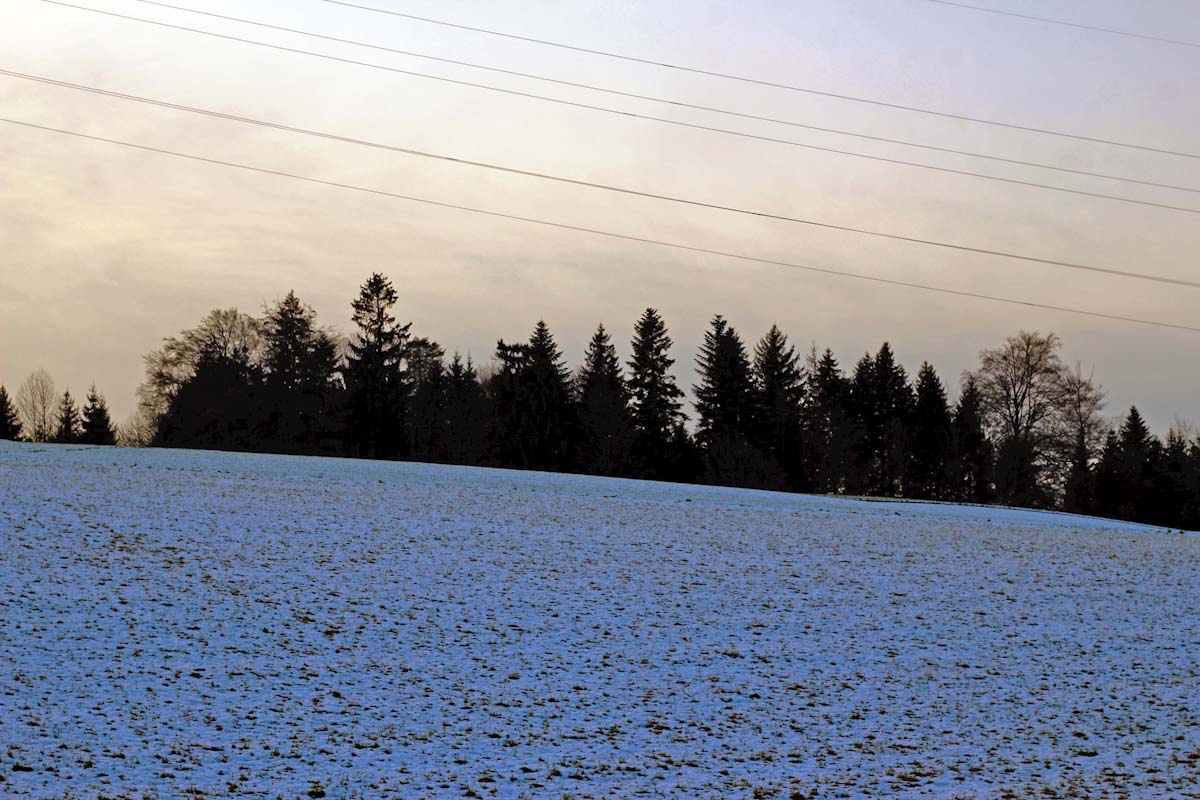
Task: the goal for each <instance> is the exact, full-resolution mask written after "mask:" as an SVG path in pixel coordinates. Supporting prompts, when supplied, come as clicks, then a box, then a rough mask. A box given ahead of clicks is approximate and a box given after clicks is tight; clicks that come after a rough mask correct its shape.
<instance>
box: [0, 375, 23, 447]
mask: <svg viewBox="0 0 1200 800" xmlns="http://www.w3.org/2000/svg"><path fill="white" fill-rule="evenodd" d="M20 438H21V419H20V417H19V416H18V414H17V407H16V406H15V405H13V402H12V398H10V397H9V396H8V390H7V389H5V388H4V387H3V386H0V439H8V440H10V441H14V442H15V441H18V440H20Z"/></svg>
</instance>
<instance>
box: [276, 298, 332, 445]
mask: <svg viewBox="0 0 1200 800" xmlns="http://www.w3.org/2000/svg"><path fill="white" fill-rule="evenodd" d="M316 320H317V315H316V312H315V311H314V310H313V309H312V308H311V307H309V306H306V305H304V304H303V303H301V302H300V300H299V298H297V297H296V293H295V292H288V294H287V296H286V297H285V298H284V299H283V300H280V301H279V302H278V303H276V304H275V305H274V306H273V307H271V308H268V309H267V311H266V314H265V316H264V318H263V323H262V334H263V340H264V350H265V352H264V355H263V367H264V370H265V373H266V376H265V378H266V380H265V395H264V403H265V405H266V408H267V411H266V413H265V414H264V415H263V417H264V419H263V423H262V435H263V439H264V440H265V443H266V444H267V445H268V446H270V447H271V448H272V449H273V450H276V451H281V452H295V453H320V452H330V451H331V450H333V449H334V445H333V441H332V437H333V436H334V434H335V431H334V425H333V421H332V419H331V417H332V413H333V409H334V407H335V394H336V391H337V388H338V387H337V344H336V343H335V341H334V338H333V335H332V334H331V333H329V332H328V331H324V330H321V329H320V328H318V327H317V322H316Z"/></svg>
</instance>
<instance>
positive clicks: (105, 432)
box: [79, 386, 117, 445]
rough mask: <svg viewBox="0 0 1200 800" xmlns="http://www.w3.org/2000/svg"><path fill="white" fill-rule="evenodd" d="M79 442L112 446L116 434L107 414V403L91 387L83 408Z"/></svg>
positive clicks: (115, 439) (115, 440)
mask: <svg viewBox="0 0 1200 800" xmlns="http://www.w3.org/2000/svg"><path fill="white" fill-rule="evenodd" d="M79 441H81V442H83V443H84V444H94V445H114V444H116V443H117V432H116V429H114V428H113V424H112V418H111V417H110V416H109V414H108V403H106V402H105V400H104V397H103V395H101V394H100V393H99V392H97V391H96V387H95V386H93V387H92V388H91V389H90V390H88V394H87V403H86V404H85V405H84V407H83V425H82V430H81V433H80V437H79Z"/></svg>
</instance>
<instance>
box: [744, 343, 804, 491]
mask: <svg viewBox="0 0 1200 800" xmlns="http://www.w3.org/2000/svg"><path fill="white" fill-rule="evenodd" d="M754 391H755V394H756V398H755V403H754V405H755V408H756V409H757V417H756V420H755V424H754V434H755V441H756V443H757V445H758V447H759V448H760V449H761V450H763V452H765V453H766V454H768V455H769V456H770V457H771V458H772V459H773V460H774V461H775V463H777V464H779V465H780V466H781V467H782V468H783V469H784V470H785V471H786V473H787V475H788V483H789V486H790V487H791V488H793V489H805V488H807V487H808V478H807V475H806V471H805V459H804V452H803V440H802V432H803V424H802V418H801V415H802V410H803V404H804V373H803V370H802V369H801V367H800V360H799V357H798V356H797V355H796V349H795V348H794V347H791V346H789V345H788V340H787V336H785V335H784V334H783V332H782V331H780V330H779V328H778V327H777V326H775V325H772V326H771V329H770V330H769V331H767V333H766V335H764V336H763V338H762V339H761V340H759V342H758V344H757V345H756V346H755V348H754Z"/></svg>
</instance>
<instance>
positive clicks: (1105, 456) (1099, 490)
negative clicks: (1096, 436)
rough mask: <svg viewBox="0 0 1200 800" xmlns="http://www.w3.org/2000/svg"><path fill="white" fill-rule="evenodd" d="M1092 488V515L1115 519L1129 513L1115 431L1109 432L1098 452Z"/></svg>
mask: <svg viewBox="0 0 1200 800" xmlns="http://www.w3.org/2000/svg"><path fill="white" fill-rule="evenodd" d="M1093 486H1094V487H1095V494H1094V496H1093V499H1092V513H1095V514H1099V515H1100V516H1104V517H1117V516H1121V515H1122V514H1128V513H1131V511H1132V508H1131V507H1130V505H1129V500H1128V492H1129V485H1128V482H1127V479H1126V476H1125V475H1124V469H1123V465H1122V463H1121V441H1120V439H1118V438H1117V433H1116V431H1109V432H1108V436H1107V437H1106V438H1105V440H1104V448H1103V450H1101V451H1100V461H1099V463H1098V464H1097V465H1096V473H1095V478H1094V483H1093Z"/></svg>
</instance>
